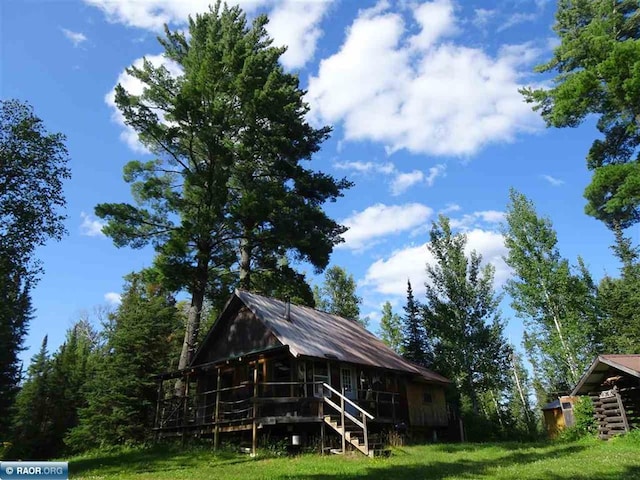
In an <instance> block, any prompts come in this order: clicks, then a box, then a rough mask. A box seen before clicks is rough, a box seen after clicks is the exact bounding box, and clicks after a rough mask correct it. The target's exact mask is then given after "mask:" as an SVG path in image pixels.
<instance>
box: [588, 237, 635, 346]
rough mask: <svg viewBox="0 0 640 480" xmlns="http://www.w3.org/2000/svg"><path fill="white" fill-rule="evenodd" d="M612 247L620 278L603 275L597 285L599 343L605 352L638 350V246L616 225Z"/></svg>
mask: <svg viewBox="0 0 640 480" xmlns="http://www.w3.org/2000/svg"><path fill="white" fill-rule="evenodd" d="M615 234H616V243H615V245H614V246H613V247H612V248H613V251H614V253H615V254H616V256H617V257H618V259H619V260H620V263H621V264H622V267H621V269H620V277H619V278H612V277H609V276H605V277H604V278H603V279H602V280H601V281H600V285H599V286H598V306H599V308H600V309H601V310H602V315H603V317H604V319H603V326H602V329H601V330H602V332H603V343H604V351H606V352H607V353H622V354H629V353H637V352H639V351H640V312H639V311H638V305H640V303H639V302H640V262H639V261H638V257H639V256H638V249H637V248H633V247H632V244H631V239H630V238H628V237H626V236H625V235H624V234H623V232H622V229H621V228H619V227H618V228H616V230H615Z"/></svg>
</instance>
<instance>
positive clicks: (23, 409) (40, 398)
mask: <svg viewBox="0 0 640 480" xmlns="http://www.w3.org/2000/svg"><path fill="white" fill-rule="evenodd" d="M51 391H52V385H51V360H50V358H49V354H48V352H47V337H46V336H45V337H44V339H43V340H42V346H41V347H40V350H39V352H38V353H37V354H36V355H34V357H33V358H32V359H31V364H30V365H29V368H28V370H27V378H26V380H25V382H24V385H23V386H22V389H21V390H20V393H19V394H18V396H17V398H16V403H15V409H14V415H13V425H12V432H13V434H12V447H11V450H10V452H9V454H10V455H11V458H29V459H35V460H42V459H46V458H49V456H50V455H51V454H52V452H53V445H52V444H51V435H50V433H51V429H52V416H51V411H50V408H51V405H52V401H51V400H52V399H51V398H50V394H51Z"/></svg>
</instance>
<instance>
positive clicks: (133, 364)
mask: <svg viewBox="0 0 640 480" xmlns="http://www.w3.org/2000/svg"><path fill="white" fill-rule="evenodd" d="M112 320H113V326H112V328H111V329H110V331H109V332H108V338H107V343H106V345H105V346H104V349H103V352H102V358H100V362H99V363H98V364H97V365H96V372H95V374H94V378H93V380H92V381H90V382H89V385H88V386H87V405H86V407H84V408H81V409H80V414H79V416H80V422H79V425H78V426H77V427H76V428H74V429H73V430H72V431H71V433H70V434H69V436H68V437H67V443H68V444H69V445H70V446H71V447H72V448H73V449H75V450H82V449H84V448H87V447H91V446H100V445H114V444H121V443H124V442H139V441H144V440H145V439H147V438H149V435H150V429H151V426H152V420H153V412H154V408H155V402H156V386H157V385H156V382H154V381H153V380H152V378H151V377H152V376H153V375H155V374H157V373H159V372H162V371H164V370H165V369H166V368H167V365H168V364H169V361H170V359H169V355H170V354H171V352H172V351H173V349H172V335H174V334H175V332H176V331H177V330H178V329H179V328H180V326H181V324H182V320H181V318H180V316H179V314H178V311H177V309H176V307H175V301H174V299H173V297H172V296H171V295H169V294H167V292H166V291H164V290H163V289H162V288H161V287H159V286H158V285H150V284H145V283H144V282H143V281H142V276H141V275H140V274H131V275H129V276H128V277H127V284H126V285H125V288H124V293H123V295H122V303H121V304H120V306H119V307H118V310H117V311H116V312H115V313H114V314H113V316H112ZM105 399H108V400H107V401H105Z"/></svg>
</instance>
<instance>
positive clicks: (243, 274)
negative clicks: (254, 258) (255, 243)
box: [240, 236, 251, 290]
mask: <svg viewBox="0 0 640 480" xmlns="http://www.w3.org/2000/svg"><path fill="white" fill-rule="evenodd" d="M240 288H242V289H244V290H249V289H251V243H250V242H249V239H248V238H247V237H246V236H245V237H244V238H243V239H242V240H240Z"/></svg>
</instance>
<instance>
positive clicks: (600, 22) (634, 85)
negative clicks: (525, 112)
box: [523, 0, 640, 228]
mask: <svg viewBox="0 0 640 480" xmlns="http://www.w3.org/2000/svg"><path fill="white" fill-rule="evenodd" d="M638 18H640V8H639V4H638V1H637V0H580V1H576V0H560V1H559V2H558V9H557V12H556V23H555V25H554V30H555V31H556V33H557V34H558V37H559V40H560V42H559V44H558V45H557V46H556V47H555V49H554V52H553V57H552V58H551V60H549V62H547V63H545V64H543V65H539V66H538V67H537V68H536V70H537V71H538V72H554V73H556V74H557V76H556V77H555V78H554V79H553V83H552V85H551V86H550V88H548V87H546V86H545V88H539V89H537V90H532V89H524V90H523V93H524V95H525V98H526V99H527V101H528V102H531V103H533V104H534V109H535V110H539V111H540V112H541V113H542V116H543V118H544V119H545V120H546V122H547V124H548V125H549V126H554V127H576V126H578V125H579V124H580V123H582V122H583V121H584V120H585V119H587V118H594V117H595V118H597V119H598V120H597V128H598V130H599V131H600V133H601V134H602V137H601V138H598V139H596V140H594V142H593V143H592V145H591V148H590V150H589V153H588V155H587V167H588V168H589V169H590V170H593V172H594V174H593V178H592V181H591V184H590V185H589V186H588V187H587V188H586V189H585V197H586V198H587V200H588V202H589V203H588V205H587V207H586V209H585V210H586V212H587V213H588V214H589V215H593V216H594V217H595V218H597V219H599V220H602V221H603V222H605V223H606V224H607V225H608V226H610V227H613V226H614V225H615V224H616V223H618V224H619V225H621V226H622V227H623V228H626V227H628V226H630V225H632V224H634V223H637V222H638V221H639V220H640V200H639V199H640V195H639V193H640V189H639V187H638V186H639V185H640V182H639V180H640V164H639V163H638V153H639V147H640V128H639V118H640V88H639V85H640V68H638V65H640V28H639V22H638Z"/></svg>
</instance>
